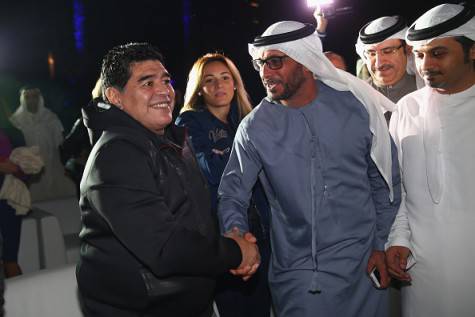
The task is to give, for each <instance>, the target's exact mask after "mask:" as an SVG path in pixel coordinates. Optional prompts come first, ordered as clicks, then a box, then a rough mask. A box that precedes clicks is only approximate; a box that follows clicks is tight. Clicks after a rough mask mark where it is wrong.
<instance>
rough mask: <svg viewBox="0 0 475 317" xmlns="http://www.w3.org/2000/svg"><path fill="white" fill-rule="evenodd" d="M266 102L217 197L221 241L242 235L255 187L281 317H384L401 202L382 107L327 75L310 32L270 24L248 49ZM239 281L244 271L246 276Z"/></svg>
mask: <svg viewBox="0 0 475 317" xmlns="http://www.w3.org/2000/svg"><path fill="white" fill-rule="evenodd" d="M249 53H250V55H251V56H252V58H253V65H254V67H255V68H256V70H257V71H259V75H260V77H261V79H262V83H263V85H264V87H265V88H266V90H267V97H266V98H265V99H263V100H262V102H261V103H260V104H259V105H258V106H257V107H256V108H255V109H254V110H253V111H252V112H251V113H250V114H249V115H247V116H246V118H244V119H243V121H242V122H241V124H240V125H239V128H238V131H237V133H236V136H235V139H234V145H233V150H232V151H231V155H230V159H229V162H228V165H227V166H226V168H225V171H224V173H223V177H222V179H221V184H220V187H219V190H218V192H219V195H220V200H219V205H218V216H219V219H220V226H221V230H222V233H228V232H232V230H233V228H237V229H239V231H240V232H241V234H244V233H246V232H248V231H249V226H248V223H247V217H246V212H247V206H248V205H249V199H250V195H251V190H252V186H253V185H254V183H255V182H256V179H257V178H258V177H259V179H260V181H261V183H262V184H263V187H264V189H265V192H266V195H267V198H268V200H269V204H270V206H271V217H270V218H271V225H270V228H271V229H270V237H271V245H272V256H271V263H270V268H269V285H270V289H271V292H272V298H273V303H274V305H275V309H276V312H277V315H278V316H285V317H294V316H295V317H297V316H298V317H307V316H345V317H352V316H354V317H357V316H365V317H373V316H374V317H376V316H378V317H379V316H386V315H387V313H388V307H387V292H386V291H385V290H384V289H377V288H376V287H375V286H373V284H372V282H371V280H370V277H369V276H368V274H369V273H370V272H371V271H372V270H373V269H374V268H376V269H377V270H378V271H379V272H380V274H381V279H380V282H381V286H382V287H383V288H384V287H386V286H387V285H388V283H389V277H388V273H387V270H386V265H385V255H384V243H385V242H386V238H387V235H388V233H389V229H390V227H391V224H392V222H393V219H394V217H395V215H396V211H397V208H398V206H399V202H400V187H399V183H400V181H399V165H398V163H397V156H396V149H395V147H394V144H393V143H391V138H390V136H389V132H388V130H387V126H386V121H385V119H384V116H383V112H382V110H381V108H385V109H387V110H393V108H392V107H394V104H393V103H391V102H390V101H389V100H388V99H387V98H385V97H384V96H383V95H381V94H380V93H378V92H377V91H376V90H374V89H372V88H371V87H369V86H368V85H366V84H365V83H364V82H362V81H361V80H358V79H357V78H355V77H354V76H352V75H351V74H349V73H347V72H345V71H342V70H339V69H337V68H335V67H334V66H333V65H332V64H331V62H330V61H329V60H328V59H327V58H326V57H325V55H324V54H323V52H322V47H321V42H320V40H319V38H318V35H317V34H316V32H315V27H314V26H312V25H308V24H303V23H299V22H293V21H284V22H278V23H276V24H273V25H271V26H270V27H269V28H268V29H267V30H266V31H265V32H264V34H263V35H262V36H259V37H257V38H256V39H255V40H254V42H253V43H252V44H250V45H249ZM244 274H245V273H244Z"/></svg>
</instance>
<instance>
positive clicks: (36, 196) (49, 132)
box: [10, 97, 75, 201]
mask: <svg viewBox="0 0 475 317" xmlns="http://www.w3.org/2000/svg"><path fill="white" fill-rule="evenodd" d="M10 121H11V122H12V124H13V125H14V126H15V127H16V128H17V129H19V130H21V131H22V133H23V136H24V138H25V143H26V145H27V146H35V145H37V146H38V147H39V148H40V155H41V158H42V159H43V162H44V165H45V166H44V170H43V172H42V174H41V176H40V178H39V180H38V181H37V182H33V183H32V184H31V185H30V192H31V197H32V200H33V201H38V200H45V199H50V198H57V197H65V196H73V195H74V194H75V188H74V184H73V182H72V181H71V180H69V179H68V178H67V177H66V176H65V175H64V167H63V165H62V164H61V161H60V159H59V149H58V147H59V145H60V144H61V142H62V141H63V130H64V129H63V125H62V124H61V121H59V119H58V117H57V116H56V114H54V113H53V112H52V111H51V110H49V109H47V108H46V107H45V106H44V105H43V97H40V103H39V107H38V111H37V112H36V113H31V112H29V111H28V110H27V109H26V105H25V104H24V103H23V102H22V103H21V104H20V106H19V107H18V109H17V110H16V111H15V113H14V114H13V115H12V116H11V117H10Z"/></svg>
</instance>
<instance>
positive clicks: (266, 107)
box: [241, 98, 272, 126]
mask: <svg viewBox="0 0 475 317" xmlns="http://www.w3.org/2000/svg"><path fill="white" fill-rule="evenodd" d="M271 108H272V103H271V102H269V101H268V100H267V99H266V98H264V99H262V100H261V102H260V103H259V104H257V106H255V107H254V108H253V109H252V110H251V112H249V113H248V114H247V115H246V116H245V117H244V119H242V121H241V125H246V126H249V125H252V124H256V123H259V122H260V120H262V119H263V118H266V117H267V116H268V115H269V111H271V110H272V109H271Z"/></svg>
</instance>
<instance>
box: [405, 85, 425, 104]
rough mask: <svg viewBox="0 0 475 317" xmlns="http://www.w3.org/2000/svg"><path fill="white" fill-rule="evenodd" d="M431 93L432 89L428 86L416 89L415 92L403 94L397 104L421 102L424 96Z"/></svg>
mask: <svg viewBox="0 0 475 317" xmlns="http://www.w3.org/2000/svg"><path fill="white" fill-rule="evenodd" d="M430 93H431V89H430V87H428V86H425V87H422V88H421V89H418V90H414V91H413V92H410V93H408V94H407V95H405V96H403V97H402V98H401V99H400V100H399V101H398V102H397V105H398V106H399V105H403V104H407V103H421V102H422V100H423V97H424V96H425V95H427V94H430Z"/></svg>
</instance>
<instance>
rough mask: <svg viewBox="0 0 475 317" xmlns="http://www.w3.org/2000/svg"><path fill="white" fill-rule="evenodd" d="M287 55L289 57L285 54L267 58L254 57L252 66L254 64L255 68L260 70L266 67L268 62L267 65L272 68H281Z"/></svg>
mask: <svg viewBox="0 0 475 317" xmlns="http://www.w3.org/2000/svg"><path fill="white" fill-rule="evenodd" d="M287 57H288V56H287V55H283V56H271V57H269V58H266V59H260V58H258V59H253V60H252V66H254V69H255V70H257V71H260V70H261V68H262V67H264V64H266V65H267V67H269V68H270V69H272V70H277V69H281V68H282V65H283V63H282V60H283V59H284V58H287Z"/></svg>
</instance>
